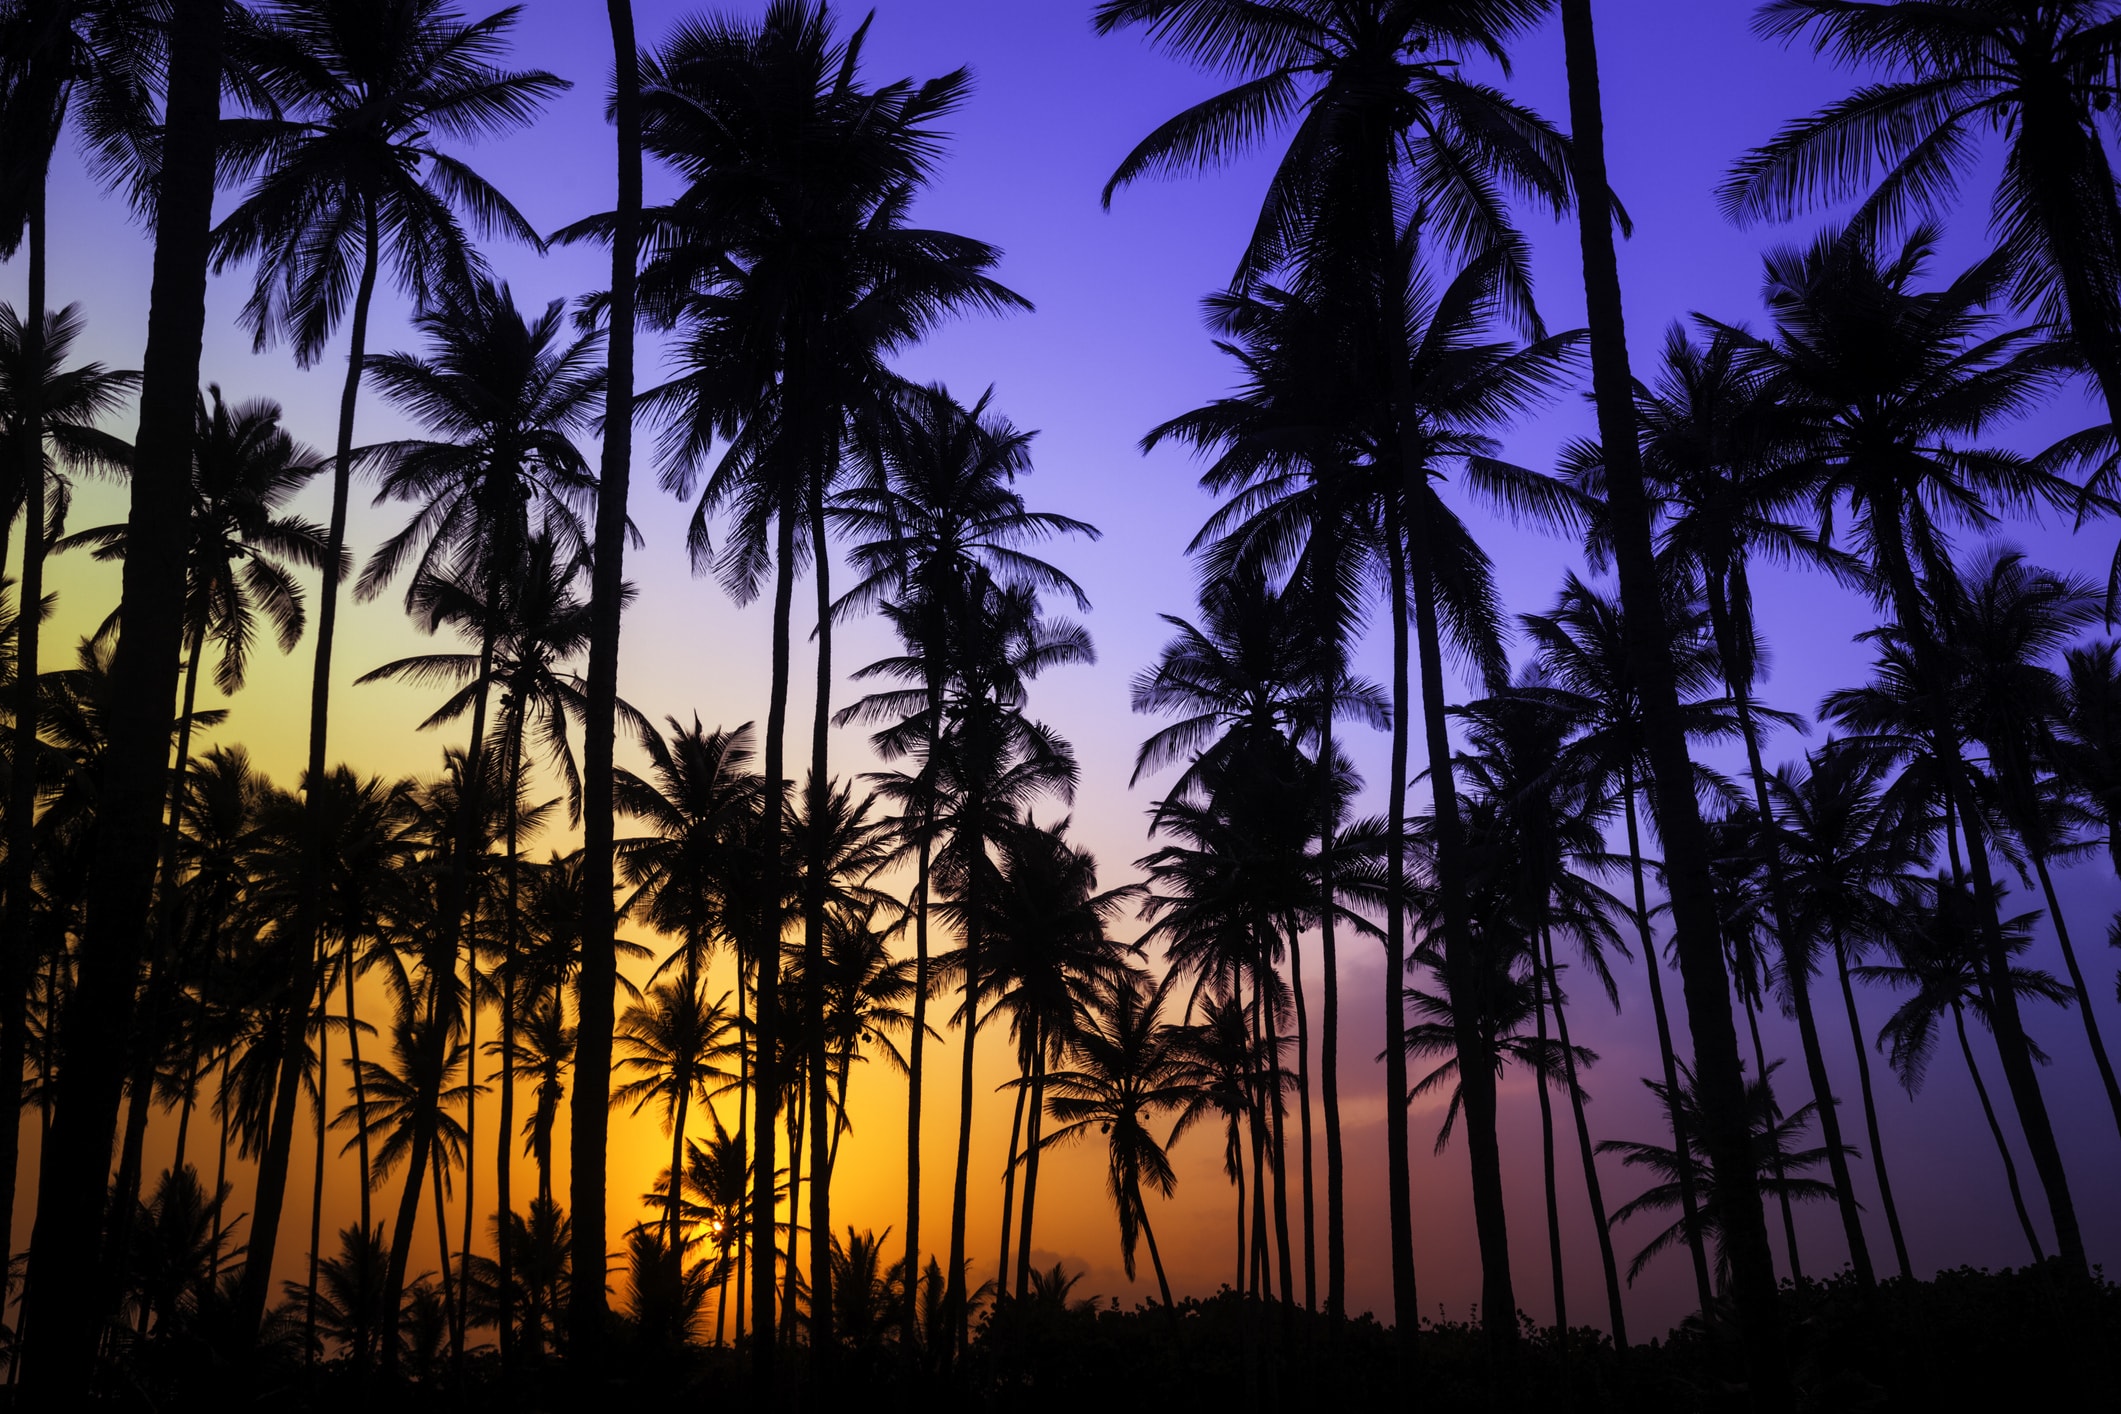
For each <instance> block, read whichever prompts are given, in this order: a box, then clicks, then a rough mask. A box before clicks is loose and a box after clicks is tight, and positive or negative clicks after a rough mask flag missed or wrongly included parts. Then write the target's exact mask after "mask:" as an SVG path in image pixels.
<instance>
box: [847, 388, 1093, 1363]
mask: <svg viewBox="0 0 2121 1414" xmlns="http://www.w3.org/2000/svg"><path fill="white" fill-rule="evenodd" d="M992 398H993V393H992V390H989V391H988V392H986V393H983V394H982V395H981V396H980V398H979V399H978V400H977V401H976V402H975V403H974V404H973V405H972V406H971V407H969V408H968V407H965V406H964V405H962V404H960V403H959V402H958V401H957V400H956V399H955V398H954V397H952V396H951V395H950V393H949V391H948V390H947V389H945V388H943V387H942V386H940V385H934V386H930V387H925V388H919V389H911V390H907V391H905V392H903V393H902V394H901V396H900V397H899V398H897V399H895V400H893V401H892V402H890V403H888V404H887V405H886V406H885V408H884V409H883V412H882V416H881V417H880V418H879V419H878V420H877V422H876V423H875V424H874V426H873V428H870V429H865V431H866V435H865V436H864V437H863V439H862V440H861V442H860V444H859V450H860V454H861V458H862V465H861V469H860V474H859V476H858V479H857V480H856V481H855V482H854V483H853V484H852V485H850V486H848V487H847V488H846V489H845V490H844V491H843V492H842V493H841V494H840V497H839V501H838V504H837V506H836V508H835V514H836V515H837V517H838V520H839V524H840V527H841V529H842V531H843V533H845V534H847V535H848V536H849V537H850V538H852V539H853V540H854V542H855V543H854V544H853V545H852V546H851V547H850V549H849V552H848V559H849V562H850V564H851V565H852V567H853V568H854V569H855V571H856V572H857V573H859V574H861V575H862V578H861V579H860V580H859V581H858V582H857V583H856V584H855V586H854V587H853V588H852V589H850V590H849V591H848V592H847V594H846V595H845V596H844V597H843V598H842V599H841V601H840V604H839V605H837V606H835V608H836V609H841V610H851V609H853V608H856V607H860V606H863V605H868V604H875V605H882V606H885V612H886V614H887V617H889V618H890V619H891V621H892V622H893V623H894V624H897V625H902V626H903V627H904V629H905V630H906V634H905V637H906V642H905V648H906V650H907V652H908V654H909V655H911V656H914V657H920V658H922V661H923V666H924V668H925V670H926V671H925V674H924V676H923V679H922V682H921V691H922V693H923V694H924V700H923V701H922V702H921V703H920V714H921V715H922V716H923V717H924V719H925V722H924V730H925V732H926V733H927V735H928V736H929V737H930V738H931V739H932V737H933V734H934V732H935V731H936V721H937V716H938V713H939V712H940V710H941V703H942V698H943V682H944V678H945V675H946V672H947V663H946V661H945V659H944V657H943V655H942V654H941V653H940V652H930V653H927V654H925V655H924V654H922V653H921V651H920V647H919V645H920V644H922V643H927V644H931V645H941V644H943V643H945V642H947V641H948V639H949V636H950V627H949V626H950V622H951V616H952V615H953V614H954V613H957V612H959V611H960V610H961V608H962V605H963V603H964V602H965V596H966V593H967V590H968V588H970V587H972V586H976V585H979V584H983V583H986V582H989V581H993V582H997V583H1001V584H1006V585H1022V586H1025V587H1029V588H1033V589H1039V590H1044V591H1047V592H1051V593H1061V594H1066V595H1068V596H1069V597H1071V598H1073V599H1074V600H1075V602H1076V606H1077V607H1078V608H1086V607H1088V603H1089V600H1088V599H1087V597H1085V596H1084V594H1083V592H1082V589H1081V587H1080V586H1079V585H1077V584H1076V583H1075V582H1074V581H1073V580H1072V579H1070V578H1069V577H1068V576H1067V575H1066V574H1065V573H1063V572H1062V571H1061V570H1059V569H1057V568H1056V567H1054V566H1053V565H1052V564H1050V563H1048V562H1047V561H1045V560H1043V559H1041V558H1039V557H1037V556H1035V555H1033V554H1031V553H1030V552H1029V551H1028V550H1027V549H1026V548H1024V547H1025V546H1027V545H1031V544H1036V543H1039V542H1042V541H1044V540H1047V539H1051V538H1056V537H1058V536H1061V535H1071V534H1072V535H1085V536H1088V537H1089V538H1091V539H1096V538H1097V535H1098V531H1097V529H1096V527H1094V526H1091V525H1089V524H1087V523H1085V522H1083V521H1079V520H1075V519H1073V518H1072V517H1068V516H1062V515H1057V514H1054V513H1052V512H1049V511H1034V510H1031V509H1030V508H1029V507H1028V506H1027V505H1026V504H1025V502H1024V499H1023V496H1022V494H1021V493H1020V492H1019V491H1018V490H1017V489H1016V485H1015V483H1016V480H1017V478H1019V477H1021V476H1024V475H1026V474H1028V473H1029V472H1030V470H1031V459H1030V440H1031V434H1029V433H1027V432H1024V431H1022V430H1020V429H1018V428H1016V427H1015V426H1013V425H1012V424H1011V423H1010V422H1009V421H1008V419H1007V418H1005V417H1003V416H1001V415H1000V414H999V413H996V412H994V411H992V410H991V406H990V405H991V402H992ZM867 671H868V670H864V673H863V674H858V676H863V675H866V674H867ZM908 705H910V704H908ZM897 710H898V711H899V712H900V713H901V715H903V714H904V712H905V707H904V706H901V707H900V708H898V709H897ZM856 715H860V714H859V712H858V711H857V710H855V709H849V710H848V711H844V712H842V713H841V714H840V716H839V717H838V718H836V719H835V720H836V721H839V722H841V723H843V724H844V723H845V722H847V721H850V720H853V718H854V717H855V716H856ZM887 730H889V729H888V728H887ZM927 759H928V758H926V757H925V756H924V757H923V758H922V760H923V768H924V769H923V771H922V773H921V774H920V775H918V776H916V777H915V778H914V779H913V783H914V784H915V785H917V786H921V787H926V788H932V787H933V785H934V780H933V776H932V772H929V771H928V770H926V764H927ZM906 807H907V808H906V809H905V811H904V814H903V819H904V822H905V826H906V829H907V833H908V839H907V841H906V843H908V844H909V845H910V846H911V848H912V852H913V854H914V856H915V860H916V866H915V877H914V893H913V901H912V919H913V937H914V979H913V1015H912V1018H911V1028H912V1029H911V1032H910V1037H909V1041H908V1051H907V1058H906V1064H907V1072H908V1074H907V1085H908V1095H907V1106H906V1255H905V1257H904V1259H903V1260H904V1262H905V1264H906V1266H907V1269H908V1270H912V1269H913V1268H915V1267H917V1266H918V1264H919V1261H920V1231H921V1226H920V1190H921V1139H920V1125H921V1099H922V1093H923V1089H924V1087H923V1080H924V1078H925V1075H924V1071H923V1069H922V1058H923V1052H924V1049H925V1045H926V1041H927V1033H928V1022H927V1006H928V993H929V990H930V988H929V946H928V905H929V899H930V882H931V881H930V877H929V876H930V871H931V867H932V865H933V863H934V845H935V839H934V833H933V830H932V828H931V824H932V817H933V814H934V803H933V801H932V799H929V798H928V797H927V796H925V795H924V796H923V797H922V798H921V799H920V800H919V801H911V800H909V801H908V802H906ZM918 1285H919V1284H918V1283H917V1282H910V1281H909V1282H906V1283H904V1290H903V1293H902V1294H903V1296H904V1297H905V1300H906V1303H907V1305H906V1312H905V1316H904V1319H903V1327H902V1328H903V1329H905V1330H907V1331H912V1330H914V1329H915V1328H916V1327H917V1325H918V1320H917V1315H918V1313H917V1312H915V1311H914V1309H913V1305H914V1302H915V1300H916V1298H917V1294H918V1292H917V1289H918Z"/></svg>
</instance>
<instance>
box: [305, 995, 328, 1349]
mask: <svg viewBox="0 0 2121 1414" xmlns="http://www.w3.org/2000/svg"><path fill="white" fill-rule="evenodd" d="M316 1016H317V1093H316V1096H315V1101H316V1103H315V1104H314V1105H313V1106H312V1109H313V1111H314V1112H313V1113H312V1114H311V1116H310V1122H311V1124H312V1125H313V1126H314V1128H315V1132H316V1141H317V1157H316V1162H315V1164H314V1165H312V1167H311V1169H310V1175H309V1281H308V1283H307V1285H306V1287H305V1288H304V1291H303V1298H302V1363H303V1364H304V1365H309V1364H313V1363H314V1362H315V1360H316V1354H317V1258H318V1255H319V1249H321V1248H322V1247H323V1245H324V1099H325V1092H326V1089H327V1088H328V1082H329V1078H330V1076H331V1028H330V1027H329V1026H327V1025H325V1024H324V1023H325V1022H327V1021H328V1020H330V1018H331V994H330V988H329V986H328V985H327V986H325V987H320V988H319V989H318V996H317V1012H316Z"/></svg>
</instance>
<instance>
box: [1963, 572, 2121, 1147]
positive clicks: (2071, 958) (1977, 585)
mask: <svg viewBox="0 0 2121 1414" xmlns="http://www.w3.org/2000/svg"><path fill="white" fill-rule="evenodd" d="M1962 578H1963V580H1964V584H1963V587H1961V588H1960V590H1959V591H1958V593H1956V594H1955V595H1954V596H1953V597H1954V599H1955V601H1956V604H1955V608H1954V612H1953V613H1952V616H1951V644H1952V650H1953V653H1954V656H1955V657H1956V658H1957V659H1958V660H1959V662H1960V664H1961V665H1962V666H1961V672H1962V673H1963V674H1964V676H1963V678H1962V679H1961V681H1962V682H1963V683H1964V686H1965V689H1966V697H1965V698H1964V699H1963V701H1962V707H1963V710H1964V711H1965V713H1966V717H1967V735H1968V737H1969V738H1970V739H1972V740H1974V741H1978V742H1979V743H1981V745H1982V746H1984V747H1986V748H1987V753H1988V764H1989V770H1990V773H1991V775H1992V776H1993V778H1994V780H1995V784H1996V787H1997V803H1998V805H1999V806H2000V807H2001V813H2002V815H2003V818H2004V819H2005V820H2006V821H2007V822H2008V823H2009V825H2010V829H2011V833H2013V834H2015V835H2016V836H2017V837H2018V843H2019V846H2020V847H2021V849H2022V850H2023V851H2024V853H2025V855H2026V858H2027V859H2028V860H2029V861H2030V862H2031V864H2032V866H2033V875H2034V877H2035V878H2036V879H2038V880H2039V884H2040V893H2041V897H2042V899H2043V900H2044V901H2045V902H2046V904H2047V916H2048V921H2049V923H2050V925H2051V926H2052V927H2053V928H2054V930H2055V941H2056V942H2058V943H2060V944H2061V946H2062V961H2063V964H2064V965H2065V966H2066V967H2067V968H2068V970H2069V980H2070V986H2071V987H2072V989H2074V990H2075V992H2076V994H2077V1013H2078V1016H2079V1017H2080V1018H2081V1019H2082V1021H2083V1023H2084V1035H2085V1039H2086V1040H2088V1041H2089V1042H2090V1043H2091V1050H2092V1060H2093V1062H2094V1063H2095V1064H2096V1065H2097V1066H2098V1069H2099V1079H2100V1081H2101V1082H2102V1083H2103V1084H2104V1085H2105V1086H2106V1100H2107V1104H2108V1106H2109V1107H2110V1108H2111V1109H2112V1110H2113V1112H2114V1123H2115V1125H2116V1126H2117V1127H2121V1083H2117V1082H2116V1081H2115V1079H2114V1066H2113V1062H2112V1061H2111V1060H2109V1059H2108V1058H2107V1054H2106V1041H2105V1038H2104V1037H2102V1036H2101V1035H2100V1034H2099V1021H2098V1018H2097V1016H2096V1015H2095V1014H2094V1012H2093V1011H2092V1001H2091V991H2090V989H2089V988H2087V987H2086V986H2085V983H2084V969H2083V968H2082V967H2080V966H2079V965H2078V963H2077V950H2076V948H2075V947H2073V946H2072V945H2071V943H2070V936H2069V924H2068V922H2067V921H2066V920H2065V919H2064V918H2063V915H2062V902H2061V900H2060V899H2059V898H2057V897H2056V896H2055V881H2054V877H2053V871H2052V870H2051V869H2050V867H2049V865H2050V862H2051V861H2052V860H2054V859H2055V858H2057V857H2058V856H2059V855H2066V853H2067V852H2068V851H2069V847H2070V845H2069V841H2068V840H2067V839H2066V838H2065V837H2064V834H2063V831H2062V829H2061V828H2059V827H2058V821H2057V819H2056V815H2057V806H2058V804H2060V802H2059V801H2058V799H2057V797H2058V796H2059V795H2061V794H2062V793H2063V790H2064V786H2063V782H2062V780H2061V778H2060V773H2059V771H2058V767H2060V766H2061V764H2062V763H2061V761H2060V760H2058V759H2057V758H2058V756H2060V755H2061V754H2062V753H2060V752H2058V751H2057V749H2056V748H2057V746H2058V745H2059V742H2058V728H2059V726H2060V723H2061V721H2062V718H2063V716H2064V714H2065V713H2066V711H2067V710H2068V705H2067V704H2068V702H2069V694H2068V689H2067V687H2066V686H2065V684H2064V680H2063V677H2062V675H2061V674H2059V673H2057V672H2056V671H2055V670H2054V669H2053V668H2051V667H2049V666H2048V663H2047V660H2049V659H2052V658H2053V657H2054V655H2055V654H2056V653H2057V652H2058V651H2059V650H2063V649H2067V648H2068V647H2069V646H2070V641H2071V640H2072V639H2073V638H2074V637H2075V636H2076V634H2077V632H2078V631H2079V630H2082V629H2084V628H2086V627H2089V626H2090V625H2091V624H2092V623H2094V622H2096V621H2097V620H2098V618H2099V600H2098V596H2097V594H2096V593H2095V592H2094V590H2093V589H2092V587H2091V585H2089V584H2087V583H2085V582H2084V581H2082V580H2080V579H2078V578H2076V577H2075V576H2071V575H2061V574H2056V573H2053V572H2051V571H2048V570H2042V569H2038V568H2035V567H2034V566H2031V565H2028V564H2027V563H2026V562H2025V556H2024V554H2023V553H2022V552H2020V551H2017V550H2014V549H2010V548H2008V547H2005V546H1992V547H1990V548H1989V549H1988V550H1987V551H1986V552H1984V554H1983V555H1982V556H1981V558H1980V559H1978V560H1977V561H1975V563H1974V564H1972V565H1970V566H1968V567H1967V572H1966V573H1965V574H1964V575H1963V576H1962ZM2019 874H2020V877H2021V878H2022V877H2023V875H2024V864H2023V863H2021V864H2020V865H2019Z"/></svg>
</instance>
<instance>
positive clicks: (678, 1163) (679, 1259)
mask: <svg viewBox="0 0 2121 1414" xmlns="http://www.w3.org/2000/svg"><path fill="white" fill-rule="evenodd" d="M691 1099H692V1081H691V1079H690V1077H689V1076H688V1077H687V1078H686V1081H685V1084H684V1085H683V1086H682V1087H680V1089H679V1090H678V1097H677V1104H676V1105H675V1106H674V1107H673V1108H672V1110H671V1114H670V1195H669V1198H668V1200H667V1201H666V1202H665V1203H664V1205H663V1250H664V1251H665V1252H666V1253H667V1254H668V1255H669V1257H670V1260H671V1262H672V1264H673V1265H675V1266H676V1268H677V1270H678V1271H679V1273H680V1274H682V1273H683V1271H684V1269H685V1268H684V1261H685V1252H684V1247H683V1245H682V1244H681V1243H680V1242H679V1240H678V1237H679V1233H680V1230H681V1225H680V1223H679V1220H678V1213H679V1209H680V1208H681V1207H682V1206H683V1200H684V1193H685V1178H684V1175H685V1110H686V1108H687V1106H688V1105H689V1103H690V1101H691Z"/></svg>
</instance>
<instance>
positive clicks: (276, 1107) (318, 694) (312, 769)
mask: <svg viewBox="0 0 2121 1414" xmlns="http://www.w3.org/2000/svg"><path fill="white" fill-rule="evenodd" d="M380 244H381V234H380V232H379V230H378V223H377V215H376V210H375V206H374V203H373V202H369V203H366V209H365V211H364V212H363V220H362V254H361V279H360V285H359V288H358V289H357V290H356V291H355V294H354V307H353V325H352V332H351V335H350V338H349V343H348V349H347V357H346V382H345V385H344V386H343V387H342V388H341V389H340V392H339V432H338V446H337V450H336V453H335V455H334V456H333V459H332V475H331V522H330V525H329V527H328V528H327V530H326V540H325V550H324V583H323V585H322V587H321V588H320V589H319V590H318V594H317V601H318V602H317V653H316V659H315V662H314V663H313V664H312V666H311V671H310V683H309V760H308V769H307V774H306V776H305V780H306V782H307V789H308V791H309V803H310V805H311V807H312V808H315V806H316V802H317V801H318V799H319V798H320V796H321V793H322V791H323V789H324V769H325V760H326V751H325V744H326V738H327V733H328V732H329V731H330V728H331V655H332V645H333V643H334V642H335V640H336V636H337V632H338V623H339V575H340V570H341V563H340V562H341V561H342V560H343V559H344V558H345V552H346V505H347V499H348V496H349V493H350V491H351V488H352V482H353V434H354V410H355V406H356V404H357V403H358V402H359V401H360V395H361V366H362V362H363V360H364V359H365V358H366V357H367V354H368V314H369V306H370V304H371V302H372V301H373V299H374V297H375V292H376V267H377V264H378V261H379V248H380ZM308 833H309V834H310V836H311V837H312V838H311V839H310V840H309V842H308V843H307V845H306V846H305V852H304V855H303V875H304V880H305V887H304V888H303V890H302V904H301V906H300V907H299V909H298V916H297V917H296V919H295V928H294V931H295V943H294V947H293V948H292V949H291V952H292V954H293V955H292V956H290V957H289V959H288V966H289V969H290V971H289V977H290V980H291V982H296V983H299V982H300V981H301V980H302V979H306V978H307V977H308V975H309V973H310V970H311V968H312V967H313V965H314V961H315V956H316V943H317V935H318V933H319V931H320V930H321V926H322V920H321V919H319V918H318V917H317V912H316V910H317V907H318V901H319V899H320V897H321V887H320V885H321V881H322V879H323V877H324V870H325V868H326V864H327V861H326V860H325V859H324V857H323V851H324V849H325V844H324V841H323V839H322V836H321V833H320V832H319V831H317V830H314V829H313V830H311V831H309V832H308ZM289 992H290V994H291V995H299V992H297V991H296V989H295V987H294V986H290V988H289ZM307 1023H308V1018H307V1016H306V1015H305V1014H301V1009H300V1008H296V1007H292V1006H291V1007H290V1008H289V1009H288V1013H287V1017H286V1019H285V1022H284V1025H285V1026H286V1028H287V1031H286V1034H285V1035H284V1036H283V1037H282V1038H281V1043H280V1044H281V1051H280V1078H279V1083H278V1088H277V1089H276V1090H275V1091H274V1092H273V1111H272V1123H271V1127H270V1128H269V1129H268V1130H267V1132H266V1141H265V1153H264V1156H263V1157H262V1158H261V1159H260V1160H259V1162H258V1191H257V1207H256V1210H255V1214H254V1216H253V1218H252V1222H251V1240H250V1251H249V1254H248V1255H247V1257H246V1258H245V1259H244V1263H243V1286H242V1294H241V1298H240V1303H239V1306H238V1320H239V1321H240V1323H241V1327H242V1329H243V1330H244V1332H245V1333H246V1334H247V1335H255V1333H256V1331H257V1328H258V1325H259V1323H260V1322H261V1321H263V1320H264V1317H265V1303H266V1301H267V1299H268V1297H269V1294H270V1288H271V1284H272V1263H273V1251H274V1248H275V1247H276V1245H277V1244H278V1242H279V1234H280V1210H281V1207H282V1205H283V1204H284V1203H285V1202H286V1198H287V1165H288V1160H289V1158H290V1156H291V1154H292V1152H293V1148H294V1126H295V1091H296V1089H297V1088H298V1087H299V1085H300V1083H301V1071H300V1068H299V1067H300V1065H301V1055H302V1050H303V1045H302V1041H303V1032H302V1028H303V1027H304V1026H306V1025H307Z"/></svg>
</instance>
